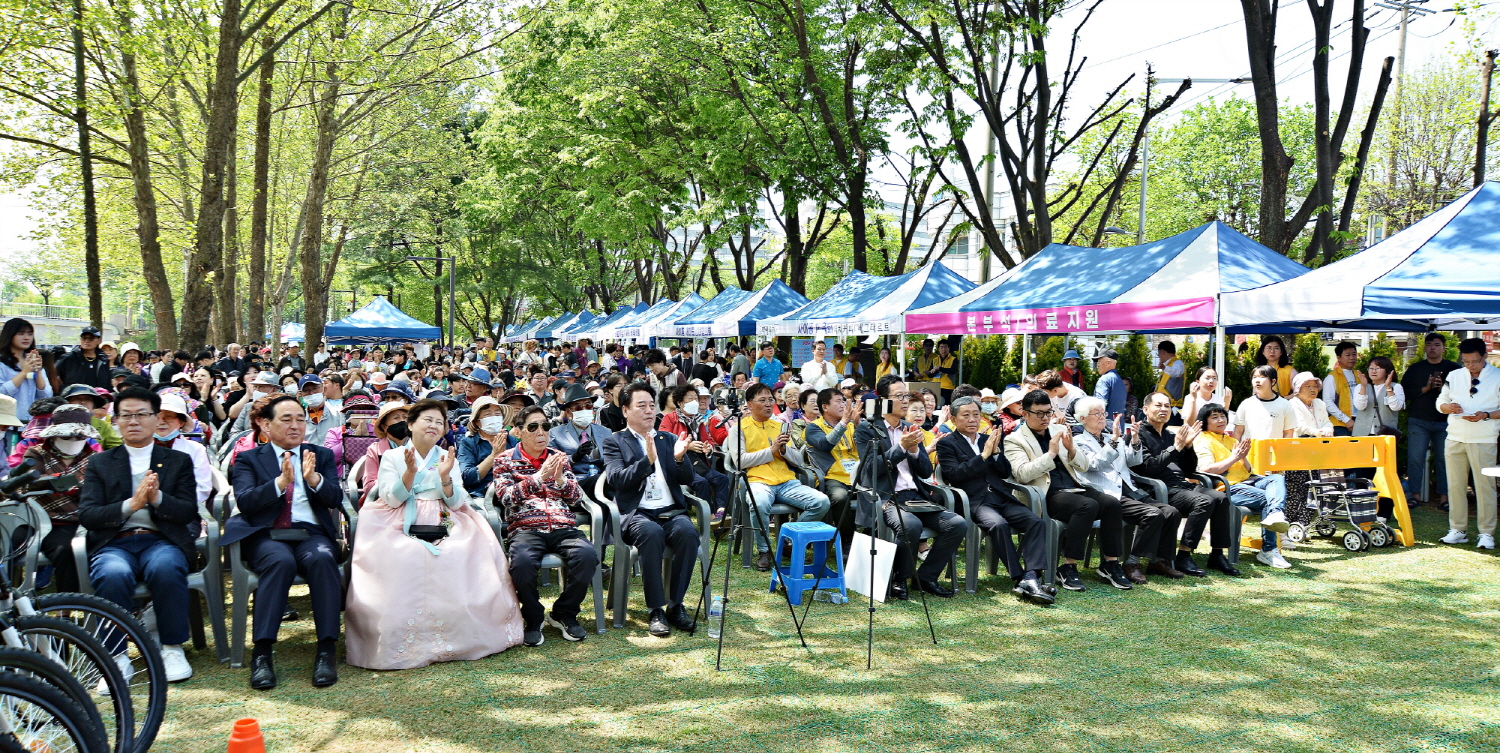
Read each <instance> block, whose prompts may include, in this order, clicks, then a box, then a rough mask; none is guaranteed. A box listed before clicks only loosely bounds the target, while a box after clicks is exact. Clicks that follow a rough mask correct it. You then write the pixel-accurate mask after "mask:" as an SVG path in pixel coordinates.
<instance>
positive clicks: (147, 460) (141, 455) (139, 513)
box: [120, 441, 161, 530]
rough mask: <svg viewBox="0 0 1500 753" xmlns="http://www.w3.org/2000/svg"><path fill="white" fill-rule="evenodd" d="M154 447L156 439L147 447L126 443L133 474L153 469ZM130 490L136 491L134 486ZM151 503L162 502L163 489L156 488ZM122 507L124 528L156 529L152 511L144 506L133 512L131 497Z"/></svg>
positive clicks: (136, 474) (127, 498)
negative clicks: (132, 445) (152, 455)
mask: <svg viewBox="0 0 1500 753" xmlns="http://www.w3.org/2000/svg"><path fill="white" fill-rule="evenodd" d="M154 449H156V442H155V441H153V442H152V443H151V444H148V445H146V446H145V447H131V446H130V445H125V453H126V454H127V455H129V456H130V475H131V476H139V475H141V474H143V473H145V472H146V471H149V470H151V451H152V450H154ZM133 486H134V485H133V484H132V487H133ZM130 491H131V494H132V495H133V494H134V493H135V489H134V488H132V489H131V490H130ZM151 504H153V505H159V504H161V489H157V490H156V498H155V499H153V500H151ZM120 509H121V510H124V512H125V524H124V525H122V526H121V528H122V529H124V528H150V529H153V530H154V529H155V528H156V523H155V522H154V521H152V520H151V513H150V512H148V511H147V509H146V508H144V507H142V508H141V509H139V510H136V511H133V512H132V511H131V509H130V498H129V497H126V498H125V501H124V502H121V503H120ZM132 517H133V518H134V520H131V518H132Z"/></svg>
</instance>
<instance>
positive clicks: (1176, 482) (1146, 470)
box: [1130, 421, 1198, 487]
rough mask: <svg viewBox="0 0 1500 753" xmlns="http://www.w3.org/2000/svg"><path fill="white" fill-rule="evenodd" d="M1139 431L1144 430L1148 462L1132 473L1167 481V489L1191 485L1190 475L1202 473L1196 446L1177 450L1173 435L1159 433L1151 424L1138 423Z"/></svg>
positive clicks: (1144, 447) (1133, 468) (1145, 454)
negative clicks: (1189, 482) (1188, 475)
mask: <svg viewBox="0 0 1500 753" xmlns="http://www.w3.org/2000/svg"><path fill="white" fill-rule="evenodd" d="M1136 428H1137V429H1138V430H1139V431H1140V435H1141V450H1142V454H1143V455H1144V456H1145V459H1143V460H1142V461H1141V464H1140V465H1137V466H1134V467H1132V468H1131V469H1130V470H1132V471H1135V472H1136V473H1139V474H1141V475H1142V476H1147V477H1150V478H1154V479H1156V480H1158V481H1164V482H1166V484H1167V486H1176V487H1181V486H1187V485H1188V482H1187V474H1189V473H1193V472H1196V471H1197V470H1198V453H1196V452H1194V451H1193V446H1192V445H1188V446H1187V447H1184V448H1182V449H1181V450H1179V449H1177V445H1176V440H1175V438H1174V437H1173V436H1172V433H1171V432H1168V431H1165V430H1163V431H1162V432H1161V433H1160V434H1158V433H1157V432H1156V429H1154V428H1152V427H1151V424H1150V422H1148V421H1142V422H1140V423H1138V424H1136Z"/></svg>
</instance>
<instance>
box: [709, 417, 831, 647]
mask: <svg viewBox="0 0 1500 753" xmlns="http://www.w3.org/2000/svg"><path fill="white" fill-rule="evenodd" d="M731 407H737V406H734V405H733V403H731ZM743 420H744V417H743V416H740V417H737V418H736V419H735V424H734V430H735V438H736V439H737V440H738V442H739V444H738V445H737V446H738V447H739V449H740V456H741V458H743V456H744V452H745V432H744V425H743V424H741V423H740V422H741V421H743ZM725 461H726V462H725V469H726V470H730V469H729V463H728V462H727V461H728V457H727V456H726V457H725ZM742 465H743V463H740V462H736V463H735V464H734V468H733V469H732V470H730V481H729V499H730V500H733V499H735V498H736V495H738V494H739V493H740V491H741V490H743V491H744V493H745V495H746V497H747V498H748V499H747V502H748V504H747V505H746V507H748V508H749V510H748V514H747V515H745V516H744V517H748V518H750V519H751V520H752V521H754V523H753V524H747V523H746V522H745V521H744V520H743V519H736V520H735V521H734V525H733V527H731V528H730V529H729V537H732V538H733V540H734V545H733V546H731V547H730V551H731V552H733V551H734V547H735V546H739V545H741V544H744V542H743V541H742V540H741V539H740V537H741V536H743V535H744V534H745V529H746V528H750V529H751V531H752V533H759V534H760V535H762V536H764V537H765V539H766V542H767V543H768V544H769V545H771V546H773V547H774V546H775V544H776V542H774V541H771V534H770V531H769V530H768V527H767V526H766V524H765V521H763V520H759V518H760V515H759V511H758V510H757V509H756V507H755V499H754V497H753V496H752V495H750V482H749V479H748V478H747V477H746V475H745V470H744V468H742V467H741V466H742ZM727 502H728V500H726V507H727ZM723 538H728V537H720V538H715V539H714V548H713V552H712V553H710V554H709V557H708V569H707V570H705V571H704V572H703V582H702V585H701V586H700V587H699V588H698V606H697V607H695V608H694V609H693V622H694V624H695V625H696V623H697V621H698V615H699V614H701V613H702V611H703V594H704V593H705V592H706V591H707V590H708V578H709V574H710V573H712V572H713V569H714V563H715V562H717V561H718V557H719V544H720V542H721V541H722V540H723ZM773 568H774V565H773ZM729 570H730V565H729V563H728V562H727V561H726V562H725V564H724V590H723V592H722V593H723V596H721V597H720V598H721V599H722V602H723V608H724V611H723V612H722V613H721V614H720V616H719V620H720V626H719V647H718V652H717V654H716V656H715V657H714V670H715V671H720V670H722V669H723V661H724V627H723V623H724V622H725V621H727V619H726V618H727V617H728V614H729ZM776 572H777V579H778V580H779V579H780V577H781V575H780V571H776ZM782 595H783V596H784V597H785V598H786V608H787V612H788V613H790V614H791V616H792V625H793V627H795V628H796V629H797V640H798V641H799V642H800V643H801V644H802V647H803V648H807V647H808V646H807V638H806V637H805V636H803V634H802V622H801V621H800V620H798V619H797V610H796V608H795V607H793V606H792V592H791V589H789V588H786V587H784V586H783V588H782ZM695 632H696V628H695Z"/></svg>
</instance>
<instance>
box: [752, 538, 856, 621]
mask: <svg viewBox="0 0 1500 753" xmlns="http://www.w3.org/2000/svg"><path fill="white" fill-rule="evenodd" d="M783 541H785V542H787V543H789V544H790V545H791V550H792V552H791V561H790V562H788V563H786V564H783V563H782V562H781V542H783ZM808 547H812V551H813V561H812V564H811V565H808V564H806V562H807V557H806V554H807V549H808ZM772 551H774V552H776V555H775V556H776V563H775V564H776V567H775V569H774V570H773V571H772V572H771V593H776V581H777V579H780V580H781V582H782V584H783V585H784V586H786V590H787V596H788V597H790V599H791V602H792V603H793V604H799V605H800V604H801V603H802V592H804V591H808V590H811V589H812V588H813V584H814V583H816V584H817V587H818V589H819V590H822V589H825V588H828V589H833V588H837V589H838V590H839V592H840V593H841V594H843V596H844V599H845V600H848V598H849V592H848V591H847V590H846V589H845V588H844V568H843V565H842V563H840V562H839V560H838V558H839V557H840V556H841V554H842V553H843V551H844V549H843V541H842V539H840V538H839V532H838V529H836V528H834V527H833V526H831V525H828V524H827V523H786V524H784V525H782V526H781V534H780V535H779V536H777V542H776V547H775V548H774V549H773V550H772ZM830 554H831V555H832V557H831V558H830V556H829V555H830Z"/></svg>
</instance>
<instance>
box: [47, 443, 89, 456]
mask: <svg viewBox="0 0 1500 753" xmlns="http://www.w3.org/2000/svg"><path fill="white" fill-rule="evenodd" d="M86 443H88V440H87V439H54V440H52V447H53V449H55V450H57V451H58V452H59V453H61V454H63V455H66V456H68V457H73V456H74V455H77V454H78V453H80V452H83V446H84V445H85V444H86Z"/></svg>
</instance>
